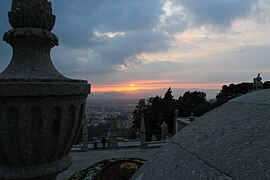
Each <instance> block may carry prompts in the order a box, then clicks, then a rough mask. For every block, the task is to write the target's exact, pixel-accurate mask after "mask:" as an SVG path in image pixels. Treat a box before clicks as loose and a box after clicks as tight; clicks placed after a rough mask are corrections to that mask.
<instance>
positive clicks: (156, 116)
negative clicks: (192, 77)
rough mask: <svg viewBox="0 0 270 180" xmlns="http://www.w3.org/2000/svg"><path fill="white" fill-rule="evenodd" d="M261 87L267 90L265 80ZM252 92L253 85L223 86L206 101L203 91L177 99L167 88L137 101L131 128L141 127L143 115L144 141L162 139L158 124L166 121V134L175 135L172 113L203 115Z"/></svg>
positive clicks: (186, 93) (269, 85) (189, 93)
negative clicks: (153, 138)
mask: <svg viewBox="0 0 270 180" xmlns="http://www.w3.org/2000/svg"><path fill="white" fill-rule="evenodd" d="M263 88H264V89H266V88H270V82H269V81H266V82H265V83H264V84H263ZM252 90H253V83H246V82H243V83H239V84H230V85H223V86H222V88H221V90H220V92H219V93H218V94H217V96H216V99H215V100H209V101H207V100H206V94H205V92H202V91H193V92H190V91H187V92H185V93H184V94H183V95H182V96H180V97H179V98H178V99H177V100H176V99H174V97H173V95H172V89H171V88H169V89H168V90H167V91H166V93H165V95H164V97H163V98H162V97H160V96H155V97H150V98H148V99H147V100H146V99H140V100H139V102H138V104H137V106H136V108H135V109H134V112H133V119H134V121H133V128H134V129H138V128H140V124H141V118H142V117H143V116H144V120H145V128H146V140H147V141H151V137H152V135H156V137H157V140H160V139H161V129H160V125H161V124H162V123H163V121H165V122H166V123H167V124H168V133H169V134H173V132H174V117H175V110H176V109H178V110H179V116H181V117H189V116H190V115H191V112H193V113H194V115H195V116H202V115H203V114H205V113H206V112H208V111H210V110H212V109H214V108H216V107H218V106H220V105H222V104H224V103H226V102H227V101H229V100H230V99H233V98H235V97H238V96H240V95H243V94H246V93H248V92H250V91H252Z"/></svg>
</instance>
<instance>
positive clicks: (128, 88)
mask: <svg viewBox="0 0 270 180" xmlns="http://www.w3.org/2000/svg"><path fill="white" fill-rule="evenodd" d="M135 84H136V85H135ZM222 85H223V83H212V84H178V83H175V82H174V81H172V80H153V81H151V80H145V81H143V80H140V81H136V83H135V82H132V83H129V82H127V83H119V84H99V85H93V86H92V92H110V91H117V92H130V93H132V92H134V91H138V90H153V89H162V88H168V87H171V88H183V89H193V88H198V89H220V87H221V86H222Z"/></svg>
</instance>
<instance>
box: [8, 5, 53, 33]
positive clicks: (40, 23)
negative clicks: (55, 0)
mask: <svg viewBox="0 0 270 180" xmlns="http://www.w3.org/2000/svg"><path fill="white" fill-rule="evenodd" d="M8 17H9V23H10V25H11V26H12V27H13V28H23V27H31V28H41V29H45V30H48V31H51V30H52V29H53V27H54V24H55V15H53V14H52V4H51V2H48V1H47V0H12V6H11V11H10V12H9V13H8Z"/></svg>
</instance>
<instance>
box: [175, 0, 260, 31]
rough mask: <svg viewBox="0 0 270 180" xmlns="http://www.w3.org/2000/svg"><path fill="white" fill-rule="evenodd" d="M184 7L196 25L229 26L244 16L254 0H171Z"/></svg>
mask: <svg viewBox="0 0 270 180" xmlns="http://www.w3.org/2000/svg"><path fill="white" fill-rule="evenodd" d="M173 2H175V3H178V4H180V5H182V6H183V7H184V10H185V11H187V12H188V15H189V16H191V17H192V20H193V23H194V24H195V25H197V26H201V25H211V26H217V27H229V26H230V25H231V22H232V21H233V20H235V19H237V18H242V17H246V16H247V15H248V14H249V12H250V10H251V5H252V3H253V2H255V1H254V0H173Z"/></svg>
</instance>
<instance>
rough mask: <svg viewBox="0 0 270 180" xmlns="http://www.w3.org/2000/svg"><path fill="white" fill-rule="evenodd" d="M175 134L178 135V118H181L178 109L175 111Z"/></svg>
mask: <svg viewBox="0 0 270 180" xmlns="http://www.w3.org/2000/svg"><path fill="white" fill-rule="evenodd" d="M174 114H175V115H174V134H176V133H177V128H178V127H177V126H178V123H177V118H178V116H179V110H178V109H176V110H175V111H174Z"/></svg>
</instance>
